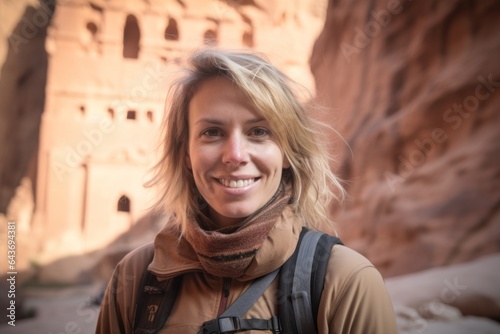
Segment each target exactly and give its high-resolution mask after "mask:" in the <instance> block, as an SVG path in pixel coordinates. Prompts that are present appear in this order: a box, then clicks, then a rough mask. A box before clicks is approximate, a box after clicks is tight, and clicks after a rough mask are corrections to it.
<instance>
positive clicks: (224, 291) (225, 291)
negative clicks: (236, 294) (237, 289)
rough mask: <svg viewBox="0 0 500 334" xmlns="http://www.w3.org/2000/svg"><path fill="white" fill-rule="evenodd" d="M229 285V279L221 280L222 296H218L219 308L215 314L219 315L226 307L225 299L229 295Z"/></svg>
mask: <svg viewBox="0 0 500 334" xmlns="http://www.w3.org/2000/svg"><path fill="white" fill-rule="evenodd" d="M230 286H231V279H230V278H224V279H223V281H222V296H221V298H220V304H219V310H218V311H217V316H220V315H221V314H222V313H223V312H224V311H225V310H226V308H227V299H228V297H229V288H230Z"/></svg>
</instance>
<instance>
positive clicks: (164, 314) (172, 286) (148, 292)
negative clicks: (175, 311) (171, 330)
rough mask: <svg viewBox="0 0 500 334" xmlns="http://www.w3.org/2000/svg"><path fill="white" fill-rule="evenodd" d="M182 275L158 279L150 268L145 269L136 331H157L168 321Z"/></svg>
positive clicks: (137, 333) (148, 332)
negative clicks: (162, 279)
mask: <svg viewBox="0 0 500 334" xmlns="http://www.w3.org/2000/svg"><path fill="white" fill-rule="evenodd" d="M181 281H182V276H177V277H175V278H173V279H168V280H164V281H161V282H160V281H158V279H157V278H156V276H155V275H154V274H153V273H152V272H150V271H149V270H145V272H144V275H143V278H142V281H141V287H140V290H139V299H138V302H137V304H136V305H135V317H134V333H135V334H154V333H157V332H158V331H159V330H160V329H161V328H163V326H164V325H165V322H166V321H167V318H168V316H169V315H170V312H171V311H172V307H173V306H174V303H175V299H176V298H177V292H178V291H179V288H180V285H181Z"/></svg>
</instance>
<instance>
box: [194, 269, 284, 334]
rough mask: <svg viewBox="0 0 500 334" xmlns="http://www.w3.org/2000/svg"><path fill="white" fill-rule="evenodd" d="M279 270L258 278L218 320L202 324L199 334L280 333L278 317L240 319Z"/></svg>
mask: <svg viewBox="0 0 500 334" xmlns="http://www.w3.org/2000/svg"><path fill="white" fill-rule="evenodd" d="M279 271H280V269H279V268H278V269H276V270H275V271H273V272H271V273H269V274H267V275H265V276H262V277H259V278H258V279H256V280H255V281H254V282H253V283H252V285H250V287H249V288H248V289H247V290H246V291H245V292H243V294H242V295H241V296H239V297H238V299H236V300H235V301H234V303H232V304H231V306H229V307H228V308H227V309H226V310H225V311H224V312H223V313H222V314H221V315H220V316H219V317H218V318H216V319H213V320H209V321H206V322H205V323H203V327H202V332H201V333H210V334H211V333H221V334H222V333H235V332H239V331H246V330H251V329H253V330H270V331H272V332H274V333H281V326H280V322H279V319H278V317H276V316H274V317H272V318H271V319H267V320H266V319H242V318H241V317H242V316H243V315H245V314H246V313H247V312H248V310H249V309H250V308H251V307H252V306H253V304H255V302H256V301H257V299H259V298H260V296H262V294H263V293H264V291H266V290H267V288H268V287H269V286H270V285H271V283H272V282H273V281H274V279H275V278H276V276H277V275H278V272H279Z"/></svg>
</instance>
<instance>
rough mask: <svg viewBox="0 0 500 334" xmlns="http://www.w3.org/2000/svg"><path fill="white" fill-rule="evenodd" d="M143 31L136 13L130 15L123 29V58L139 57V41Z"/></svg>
mask: <svg viewBox="0 0 500 334" xmlns="http://www.w3.org/2000/svg"><path fill="white" fill-rule="evenodd" d="M140 40H141V31H140V29H139V23H138V22H137V18H136V17H135V16H134V15H128V16H127V20H126V21H125V29H124V30H123V58H131V59H137V58H139V42H140Z"/></svg>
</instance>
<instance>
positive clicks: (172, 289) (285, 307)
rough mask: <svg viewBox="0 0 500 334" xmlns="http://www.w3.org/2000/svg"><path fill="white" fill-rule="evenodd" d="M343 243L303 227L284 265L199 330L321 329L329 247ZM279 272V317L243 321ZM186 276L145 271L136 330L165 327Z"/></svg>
mask: <svg viewBox="0 0 500 334" xmlns="http://www.w3.org/2000/svg"><path fill="white" fill-rule="evenodd" d="M335 244H342V242H341V241H340V240H339V239H338V238H337V237H334V236H330V235H328V234H325V233H322V232H317V231H312V230H309V229H307V228H305V227H304V228H303V229H302V231H301V233H300V236H299V242H298V244H297V247H296V249H295V251H294V253H293V255H292V256H291V257H290V258H289V259H288V260H287V261H286V262H285V263H284V264H283V265H282V266H281V268H278V269H276V270H275V271H273V272H271V273H269V274H267V275H265V276H262V277H260V278H258V279H256V280H254V282H253V283H252V285H251V286H250V287H249V288H248V289H247V290H246V291H245V292H244V293H243V294H242V295H241V296H239V297H238V298H237V299H236V300H235V301H234V303H233V304H232V305H230V306H229V307H228V308H227V309H226V310H225V311H224V313H222V314H221V315H220V316H219V317H218V318H216V319H213V320H210V321H207V322H205V323H204V324H203V327H202V328H201V330H200V333H210V334H223V333H235V332H239V331H245V330H251V329H253V330H270V331H272V332H273V333H287V334H288V333H308V334H309V333H317V326H316V319H317V315H318V306H319V301H320V298H321V293H322V292H323V284H324V279H325V275H326V271H327V266H328V259H329V258H330V253H331V249H332V247H333V246H334V245H335ZM278 274H279V276H280V278H279V280H280V281H279V291H278V304H279V305H278V312H279V315H278V316H276V315H275V316H273V317H271V319H243V318H242V316H243V315H245V314H246V313H247V311H248V310H249V309H250V308H251V307H252V305H253V304H254V303H255V302H256V301H257V299H258V298H259V297H260V296H261V295H262V294H263V293H264V291H265V290H266V289H267V288H268V287H269V285H270V284H271V283H272V281H273V280H274V278H275V277H276V276H277V275H278ZM181 281H182V275H180V276H177V277H175V278H173V279H170V280H164V281H162V282H160V281H158V280H157V278H156V276H155V275H154V274H153V273H151V272H150V271H148V270H146V271H145V273H144V276H143V279H142V282H141V287H140V289H141V290H139V291H142V292H141V293H140V294H139V299H138V303H137V304H136V307H135V317H134V333H135V334H154V333H157V332H158V331H159V330H160V329H161V328H163V326H164V324H165V322H166V321H167V318H168V316H169V314H170V312H171V310H172V307H173V305H174V303H175V300H176V298H177V292H178V291H179V288H180V284H181Z"/></svg>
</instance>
